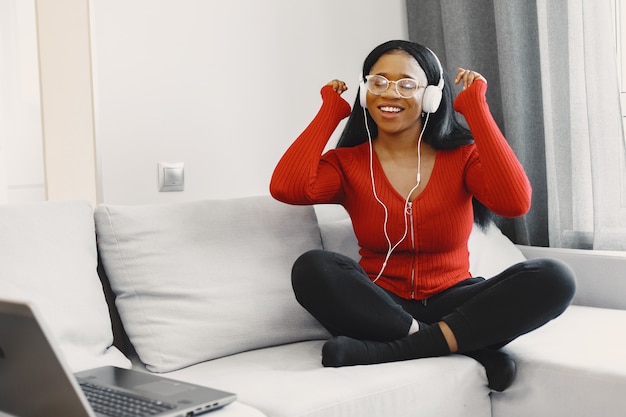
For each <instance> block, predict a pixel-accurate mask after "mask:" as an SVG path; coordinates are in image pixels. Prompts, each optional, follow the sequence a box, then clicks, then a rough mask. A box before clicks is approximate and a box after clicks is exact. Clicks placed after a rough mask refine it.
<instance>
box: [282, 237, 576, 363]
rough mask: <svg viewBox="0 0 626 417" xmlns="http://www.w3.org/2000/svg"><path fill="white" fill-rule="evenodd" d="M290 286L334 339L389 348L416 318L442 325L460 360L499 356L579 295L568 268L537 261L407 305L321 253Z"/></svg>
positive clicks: (308, 257)
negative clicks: (477, 354)
mask: <svg viewBox="0 0 626 417" xmlns="http://www.w3.org/2000/svg"><path fill="white" fill-rule="evenodd" d="M292 284H293V289H294V292H295V295H296V299H297V300H298V302H299V303H300V304H301V305H302V306H303V307H304V308H306V309H307V310H308V311H309V312H310V313H311V314H312V315H313V316H314V317H315V318H316V319H317V320H318V321H319V322H320V323H321V324H322V325H323V326H324V327H326V329H328V331H329V332H330V333H331V334H332V335H334V336H338V335H343V336H349V337H353V338H356V339H361V340H377V341H391V340H395V339H400V338H402V337H404V336H406V335H407V333H408V331H409V327H410V326H411V323H412V320H413V318H415V319H416V320H418V321H419V322H422V323H425V324H432V323H435V322H438V321H444V322H445V323H446V324H447V325H448V326H449V327H450V329H451V330H452V332H453V333H454V335H455V337H456V339H457V343H458V347H459V352H469V351H473V350H476V349H480V348H484V347H493V348H500V347H502V346H504V345H506V344H507V343H509V342H510V341H512V340H513V339H515V338H516V337H518V336H521V335H523V334H525V333H528V332H530V331H532V330H534V329H536V328H538V327H540V326H542V325H544V324H545V323H547V322H548V321H550V320H552V319H554V318H555V317H557V316H558V315H560V314H561V313H562V312H563V311H564V310H565V309H566V308H567V306H568V305H569V303H570V302H571V300H572V298H573V297H574V292H575V287H576V286H575V281H574V277H573V273H572V271H571V270H570V268H569V267H568V266H567V265H565V264H563V263H562V262H559V261H556V260H551V259H533V260H528V261H525V262H521V263H519V264H516V265H513V266H511V267H510V268H508V269H506V270H505V271H503V272H502V273H500V274H498V275H496V276H495V277H493V278H491V279H484V278H468V279H466V280H464V281H461V282H460V283H458V284H457V285H455V286H453V287H451V288H449V289H447V290H445V291H442V292H441V293H439V294H436V295H435V296H433V297H431V298H429V299H427V300H406V299H404V298H401V297H398V296H397V295H395V294H393V293H391V292H389V291H386V290H384V289H382V288H380V287H379V286H377V285H376V284H374V283H372V281H371V280H370V279H369V277H368V276H367V274H366V273H365V271H364V270H363V269H362V268H361V266H360V265H359V264H358V263H357V262H355V261H354V260H352V259H350V258H348V257H346V256H343V255H340V254H337V253H334V252H328V251H322V250H313V251H309V252H306V253H305V254H303V255H302V256H300V257H299V258H298V259H297V260H296V262H295V264H294V266H293V270H292Z"/></svg>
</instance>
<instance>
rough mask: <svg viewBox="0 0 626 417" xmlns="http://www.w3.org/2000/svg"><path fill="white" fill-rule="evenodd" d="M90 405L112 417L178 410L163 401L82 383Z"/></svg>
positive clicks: (139, 416)
mask: <svg viewBox="0 0 626 417" xmlns="http://www.w3.org/2000/svg"><path fill="white" fill-rule="evenodd" d="M80 386H81V388H82V389H83V392H84V393H85V396H86V397H87V400H89V404H90V405H91V407H92V408H93V410H94V411H95V412H96V413H100V414H104V415H106V416H111V417H144V416H153V415H156V414H159V413H162V412H164V411H167V410H171V409H174V408H176V406H175V405H172V404H167V403H164V402H161V401H151V400H146V399H142V398H138V397H134V396H132V395H128V394H126V393H124V392H121V391H116V390H114V389H111V388H107V387H103V386H100V385H94V384H90V383H88V382H81V383H80Z"/></svg>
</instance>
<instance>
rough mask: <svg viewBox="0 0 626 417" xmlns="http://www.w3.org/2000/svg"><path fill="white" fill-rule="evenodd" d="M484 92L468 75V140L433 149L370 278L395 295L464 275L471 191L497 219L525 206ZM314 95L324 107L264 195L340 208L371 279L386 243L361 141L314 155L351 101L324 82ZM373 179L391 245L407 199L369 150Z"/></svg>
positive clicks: (416, 293) (430, 290)
mask: <svg viewBox="0 0 626 417" xmlns="http://www.w3.org/2000/svg"><path fill="white" fill-rule="evenodd" d="M486 89H487V84H486V83H485V82H483V81H475V82H474V83H473V84H472V85H471V86H470V87H469V88H468V89H466V90H464V91H462V92H461V93H460V94H459V95H458V97H457V98H456V100H455V102H454V108H455V110H456V111H458V112H460V113H461V114H463V116H465V119H466V120H467V123H468V126H469V127H470V130H471V132H472V135H473V136H474V141H475V143H474V144H472V145H464V146H461V147H459V148H456V149H453V150H439V151H437V154H436V159H435V166H434V168H433V172H432V174H431V177H430V180H429V181H428V184H427V185H426V188H425V189H424V190H423V191H422V192H421V193H420V194H419V195H418V196H417V197H416V198H415V200H413V201H412V202H411V206H412V209H411V214H410V216H407V223H408V235H407V237H406V238H405V239H404V241H403V242H402V243H401V244H400V245H399V246H398V247H397V248H396V249H395V250H394V252H393V254H392V255H391V257H390V259H389V261H388V263H387V266H386V267H385V269H384V272H383V275H382V276H381V277H380V278H379V279H378V280H377V281H376V283H377V284H378V285H380V286H381V287H383V288H385V289H388V290H390V291H393V292H394V293H395V294H398V295H399V296H401V297H404V298H407V299H408V298H412V299H418V300H419V299H425V298H428V297H431V296H432V295H434V294H437V293H438V292H440V291H443V290H445V289H446V288H449V287H451V286H452V285H454V284H456V283H458V282H459V281H461V280H463V279H465V278H468V277H470V273H469V251H468V248H467V241H468V239H469V235H470V232H471V230H472V224H473V210H472V203H471V201H472V196H475V197H476V198H478V199H479V200H480V201H481V202H482V203H483V204H485V205H486V206H487V207H489V208H490V209H491V210H492V211H493V212H495V213H496V214H499V215H501V216H507V217H516V216H521V215H523V214H525V213H526V212H527V211H528V209H529V208H530V199H531V187H530V184H529V182H528V179H527V177H526V174H525V173H524V169H523V168H522V166H521V164H520V163H519V161H518V160H517V158H516V157H515V155H514V153H513V151H512V150H511V148H510V147H509V145H508V144H507V142H506V139H505V138H504V136H503V135H502V133H501V132H500V129H498V126H497V125H496V123H495V121H494V120H493V117H492V116H491V113H490V111H489V107H488V105H487V102H486V100H485V91H486ZM321 94H322V98H323V104H322V107H321V108H320V110H319V112H318V113H317V116H316V117H315V118H314V119H313V121H312V122H311V123H310V124H309V126H308V127H307V128H306V129H305V130H304V132H302V134H301V135H300V136H299V137H298V138H297V139H296V141H295V142H294V143H293V144H292V145H291V146H290V147H289V149H288V150H287V152H285V154H284V155H283V157H282V158H281V160H280V161H279V163H278V165H277V166H276V169H275V170H274V174H273V176H272V180H271V183H270V192H271V194H272V195H273V196H274V198H276V199H278V200H280V201H283V202H285V203H290V204H320V203H338V204H341V205H343V206H344V207H345V208H346V210H347V211H348V213H349V214H350V217H351V219H352V224H353V227H354V232H355V234H356V237H357V240H358V243H359V246H360V248H361V249H360V255H361V260H360V264H361V266H362V267H363V268H364V269H365V271H366V272H367V273H368V275H369V276H370V278H371V279H375V278H376V276H377V275H378V273H379V272H380V270H381V267H382V264H383V261H384V259H385V256H386V254H387V250H388V244H387V240H386V238H385V235H384V232H383V223H384V210H383V208H382V207H381V205H380V204H379V203H378V202H377V201H376V200H375V198H374V195H373V193H372V185H371V178H370V167H369V144H368V143H367V142H365V143H363V144H361V145H358V146H355V147H352V148H339V149H333V150H330V151H328V152H326V153H325V154H324V155H322V152H323V150H324V148H325V146H326V144H327V142H328V140H329V138H330V136H331V135H332V133H333V131H334V130H335V128H336V127H337V125H338V124H339V122H340V121H341V120H342V119H343V118H345V117H347V116H348V115H349V114H350V105H349V104H348V103H347V102H346V101H345V100H344V99H343V98H341V97H340V95H339V94H337V93H335V92H334V91H333V90H332V88H330V87H328V86H325V87H324V88H322V91H321ZM374 180H375V183H376V192H377V194H378V196H379V198H380V199H381V200H382V201H383V202H384V203H385V205H386V206H387V208H388V210H389V220H388V225H387V230H388V235H389V237H390V239H391V242H392V244H395V243H396V242H398V241H399V240H400V239H401V237H402V235H403V234H404V232H405V214H404V211H405V210H404V207H405V197H404V196H401V195H400V194H399V193H398V192H397V191H396V190H395V189H394V188H393V187H392V186H391V184H390V183H389V182H388V180H387V178H386V176H385V174H384V172H383V169H382V166H381V165H380V162H379V161H378V159H377V158H376V153H374Z"/></svg>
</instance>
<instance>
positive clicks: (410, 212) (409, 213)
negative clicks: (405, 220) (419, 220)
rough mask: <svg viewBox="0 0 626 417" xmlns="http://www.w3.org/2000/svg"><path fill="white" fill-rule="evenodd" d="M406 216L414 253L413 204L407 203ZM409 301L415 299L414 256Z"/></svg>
mask: <svg viewBox="0 0 626 417" xmlns="http://www.w3.org/2000/svg"><path fill="white" fill-rule="evenodd" d="M406 215H407V216H409V225H410V229H409V230H410V232H411V249H413V252H415V233H414V231H415V230H414V225H413V203H412V202H409V203H408V204H407V206H406ZM411 299H412V300H414V299H415V256H413V261H412V263H411Z"/></svg>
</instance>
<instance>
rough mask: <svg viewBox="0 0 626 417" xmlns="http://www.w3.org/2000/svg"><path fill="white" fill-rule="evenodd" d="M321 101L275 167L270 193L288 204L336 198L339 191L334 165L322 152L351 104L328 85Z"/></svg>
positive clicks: (348, 112) (324, 88) (338, 173)
mask: <svg viewBox="0 0 626 417" xmlns="http://www.w3.org/2000/svg"><path fill="white" fill-rule="evenodd" d="M321 94H322V100H323V104H322V107H321V108H320V110H319V111H318V113H317V115H316V116H315V118H314V119H313V121H311V123H310V124H309V126H308V127H307V128H306V129H305V130H304V131H303V132H302V133H301V134H300V136H298V138H297V139H296V140H295V142H294V143H293V144H292V145H291V146H290V147H289V149H287V151H286V152H285V154H284V155H283V156H282V158H281V159H280V161H279V162H278V165H276V168H275V169H274V173H273V174H272V179H271V181H270V193H271V194H272V196H273V197H274V198H276V199H277V200H279V201H282V202H285V203H289V204H315V203H324V202H335V200H336V198H337V194H338V193H340V192H341V189H342V184H341V175H340V172H339V170H338V168H337V167H336V166H334V165H333V164H332V163H330V162H328V161H325V160H322V152H323V151H324V148H325V147H326V144H327V143H328V140H329V139H330V137H331V135H332V134H333V132H334V131H335V129H336V128H337V125H338V124H339V122H340V121H341V120H342V119H344V118H345V117H347V116H348V115H349V114H350V105H349V104H348V102H347V101H345V100H344V99H343V98H341V96H340V95H339V94H337V93H336V92H335V91H334V90H333V89H332V88H331V87H330V86H324V87H323V88H322V90H321Z"/></svg>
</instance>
